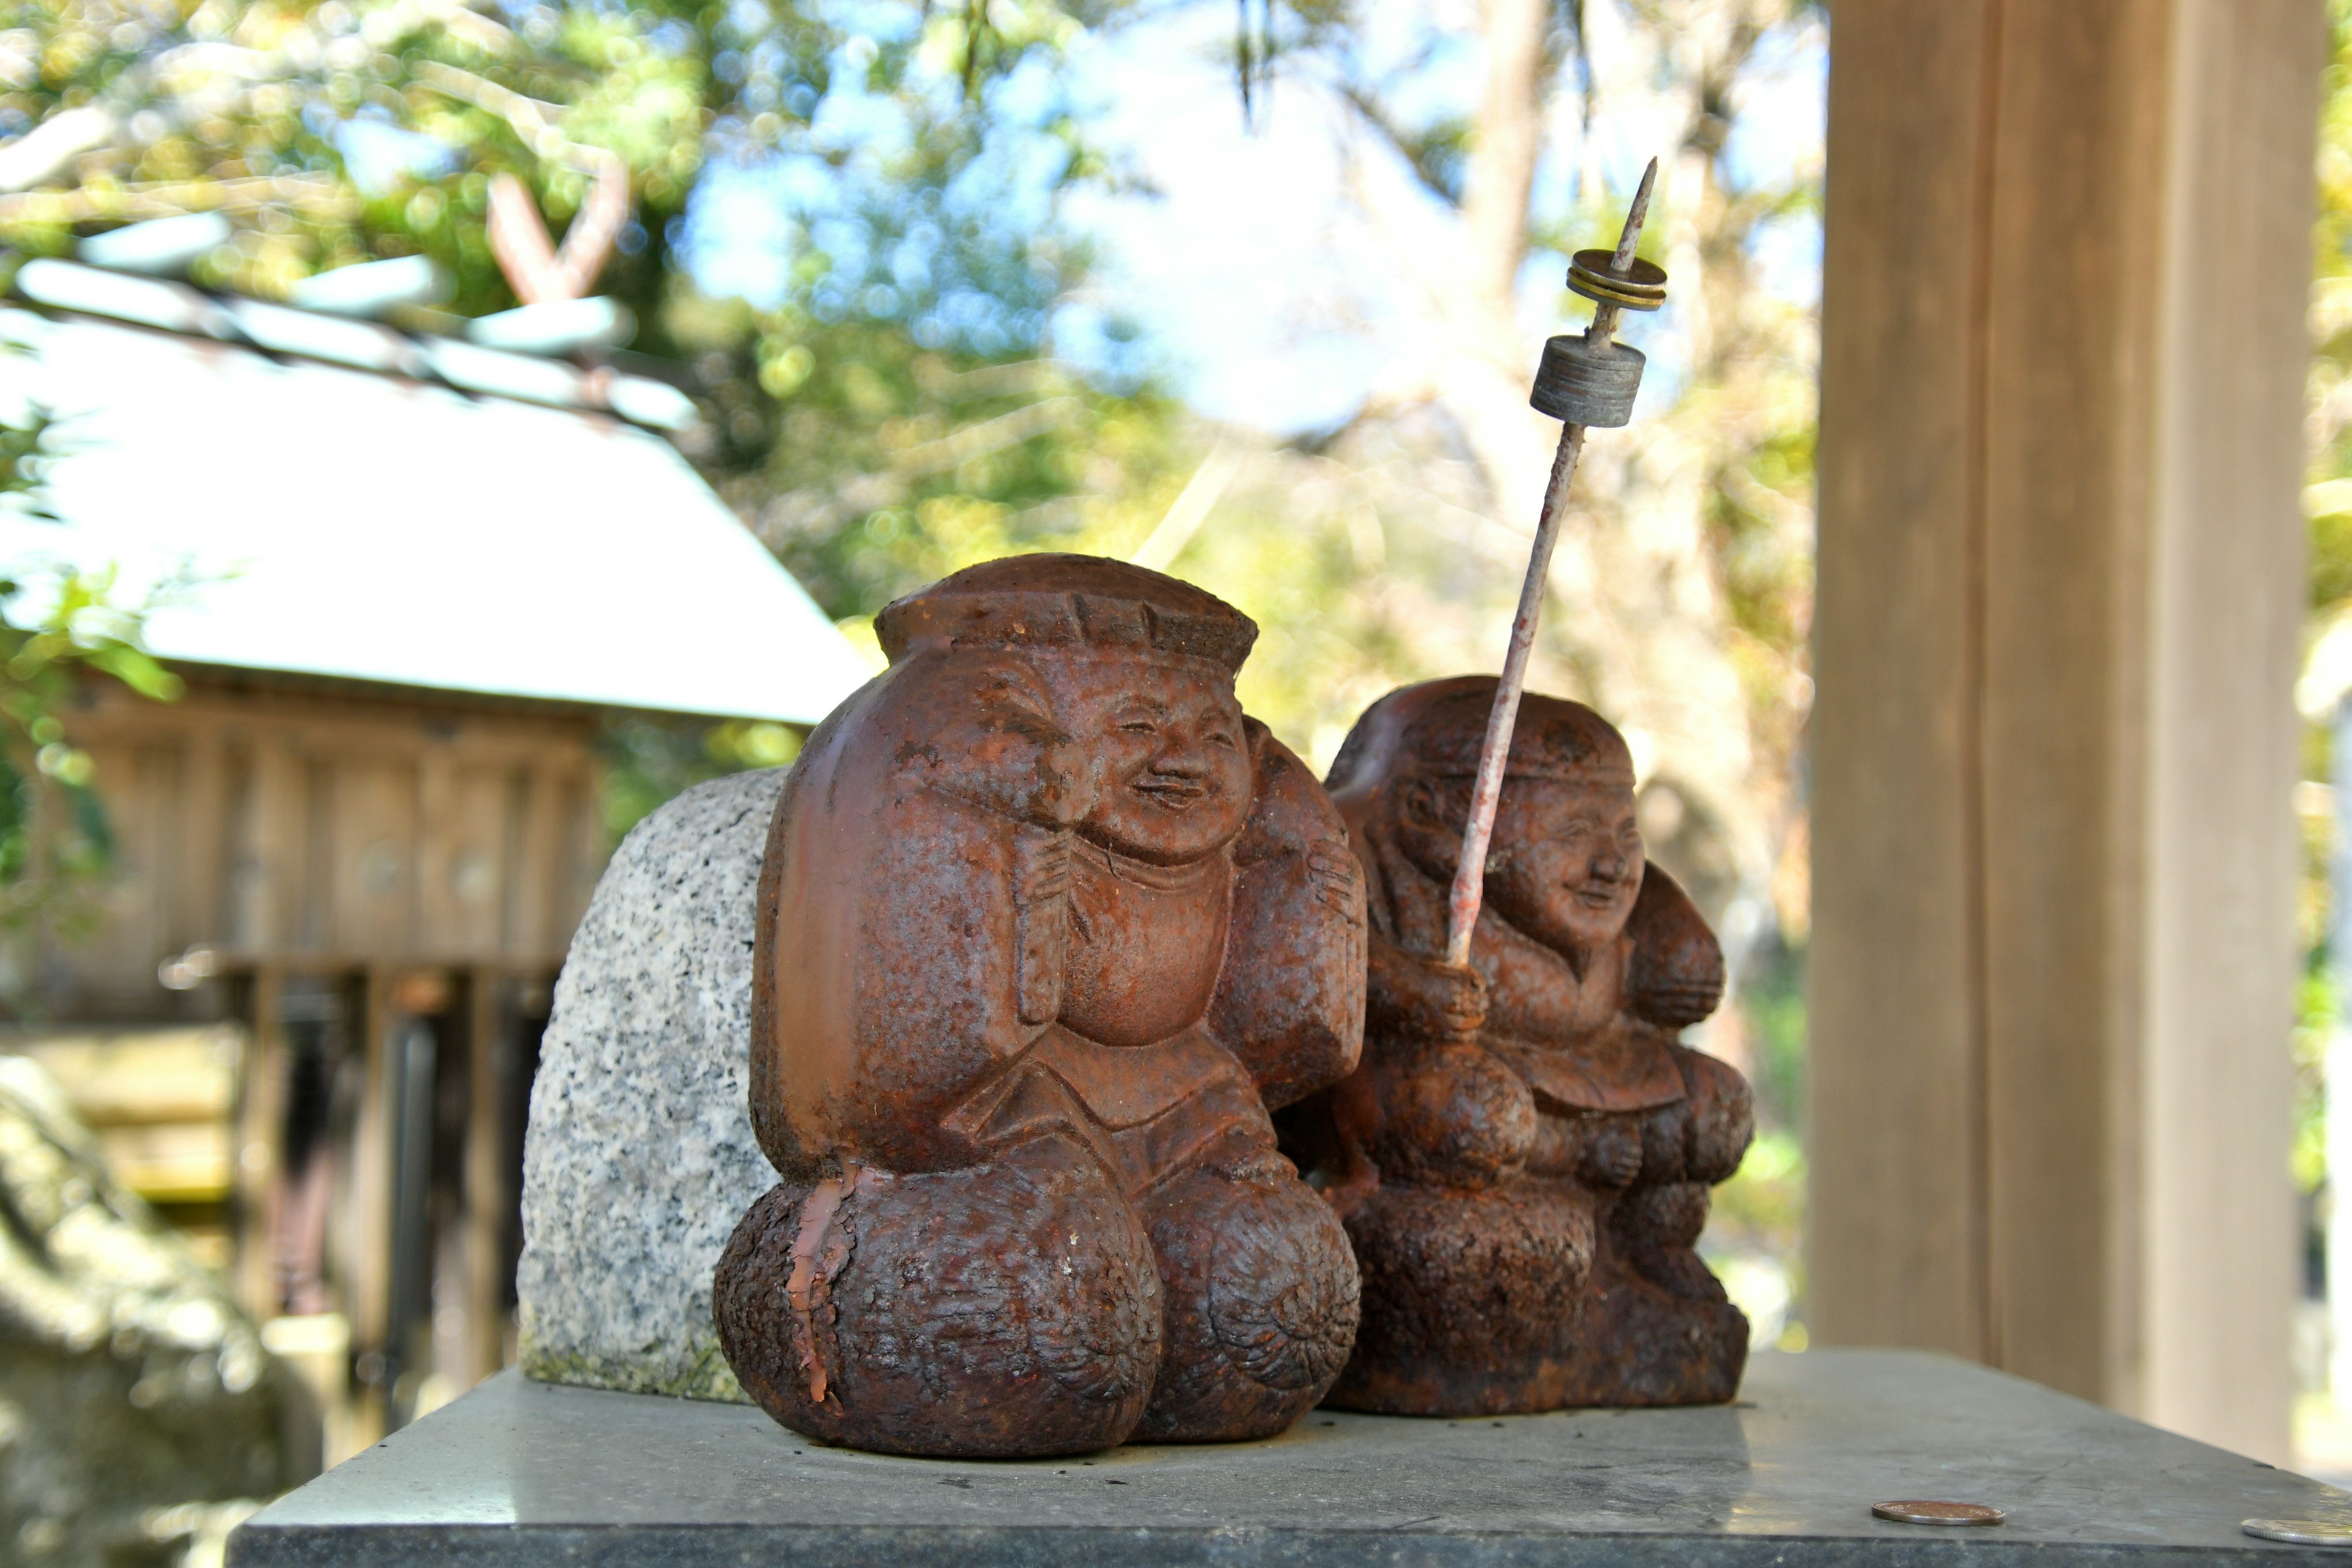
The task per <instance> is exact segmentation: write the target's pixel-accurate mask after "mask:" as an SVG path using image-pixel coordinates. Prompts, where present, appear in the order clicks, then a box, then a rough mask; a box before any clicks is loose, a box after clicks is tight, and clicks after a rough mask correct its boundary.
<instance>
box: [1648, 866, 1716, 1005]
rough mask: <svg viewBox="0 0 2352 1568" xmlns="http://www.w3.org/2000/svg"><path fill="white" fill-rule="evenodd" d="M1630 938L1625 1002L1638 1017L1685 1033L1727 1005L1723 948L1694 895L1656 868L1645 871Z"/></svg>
mask: <svg viewBox="0 0 2352 1568" xmlns="http://www.w3.org/2000/svg"><path fill="white" fill-rule="evenodd" d="M1625 934H1626V935H1628V936H1630V937H1632V938H1633V959H1632V962H1631V963H1629V964H1628V965H1627V972H1626V976H1625V991H1626V997H1625V999H1626V1002H1627V1004H1628V1005H1630V1006H1631V1007H1632V1008H1633V1012H1634V1014H1635V1016H1638V1017H1642V1018H1646V1019H1648V1020H1649V1021H1650V1022H1651V1023H1653V1024H1656V1025H1658V1026H1661V1027H1664V1028H1668V1029H1680V1028H1683V1027H1685V1026H1688V1025H1692V1024H1696V1023H1697V1022H1698V1021H1699V1020H1700V1019H1702V1018H1704V1017H1706V1016H1707V1015H1708V1014H1710V1013H1712V1012H1714V1011H1715V1009H1716V1005H1717V1003H1719V1002H1721V1001H1722V1000H1723V980H1724V974H1723V946H1722V944H1721V943H1720V942H1717V941H1716V940H1715V932H1713V931H1709V930H1708V929H1707V924H1706V918H1705V917H1704V916H1702V915H1701V914H1700V913H1699V912H1698V906H1697V905H1696V904H1694V903H1692V902H1691V900H1690V895H1689V894H1688V893H1685V892H1684V891H1683V890H1682V888H1681V886H1680V885H1679V884H1677V883H1676V882H1675V879H1673V878H1672V877H1669V876H1667V875H1666V874H1665V872H1664V871H1662V870H1660V869H1659V868H1657V866H1656V865H1655V864H1654V863H1653V864H1651V865H1650V866H1648V867H1647V868H1644V870H1643V874H1642V893H1641V897H1640V898H1638V899H1636V900H1634V903H1633V916H1632V918H1631V919H1629V920H1628V921H1626V922H1625Z"/></svg>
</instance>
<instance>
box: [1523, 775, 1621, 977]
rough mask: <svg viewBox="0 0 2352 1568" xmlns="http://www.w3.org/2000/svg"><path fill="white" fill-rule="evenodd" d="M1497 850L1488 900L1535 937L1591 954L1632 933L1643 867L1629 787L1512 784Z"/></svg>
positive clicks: (1538, 781)
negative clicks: (1630, 920)
mask: <svg viewBox="0 0 2352 1568" xmlns="http://www.w3.org/2000/svg"><path fill="white" fill-rule="evenodd" d="M1493 845H1494V848H1493V850H1492V852H1491V853H1490V854H1489V856H1488V858H1487V862H1486V897H1487V899H1488V900H1491V901H1492V902H1493V904H1494V906H1495V910H1496V913H1497V914H1500V915H1501V916H1502V917H1503V918H1504V919H1505V920H1507V921H1510V922H1511V923H1512V924H1513V925H1515V926H1517V927H1518V928H1519V930H1521V931H1525V932H1527V933H1528V935H1529V936H1531V937H1534V938H1535V939H1536V940H1537V941H1538V942H1542V943H1544V944H1545V945H1546V946H1548V947H1551V948H1555V949H1568V948H1575V949H1579V950H1590V949H1592V948H1596V947H1599V946H1601V944H1603V943H1604V942H1612V941H1614V940H1615V939H1616V937H1617V934H1618V933H1619V932H1620V931H1623V930H1624V929H1625V921H1626V920H1627V918H1628V917H1630V916H1631V915H1632V914H1633V900H1634V899H1635V898H1636V897H1637V896H1638V895H1639V894H1640V892H1641V890H1642V871H1643V864H1644V862H1643V854H1642V830H1641V829H1640V827H1638V826H1636V825H1635V823H1634V820H1633V787H1632V786H1631V785H1630V784H1574V783H1567V782H1563V781H1560V780H1557V779H1520V778H1515V779H1511V780H1510V781H1508V782H1507V783H1506V784H1504V785H1503V798H1502V802H1501V804H1500V805H1499V806H1498V807H1497V808H1496V812H1495V837H1494V839H1493Z"/></svg>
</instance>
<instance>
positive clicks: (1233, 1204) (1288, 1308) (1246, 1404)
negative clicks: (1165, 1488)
mask: <svg viewBox="0 0 2352 1568" xmlns="http://www.w3.org/2000/svg"><path fill="white" fill-rule="evenodd" d="M1145 1213H1146V1216H1147V1220H1148V1223H1149V1225H1150V1234H1151V1240H1152V1244H1153V1246H1154V1247H1155V1248H1156V1250H1157V1252H1158V1256H1159V1261H1160V1278H1161V1281H1162V1289H1163V1292H1164V1298H1163V1299H1164V1301H1165V1323H1166V1327H1165V1331H1164V1339H1163V1343H1162V1347H1161V1366H1160V1383H1159V1386H1158V1388H1157V1389H1156V1390H1155V1391H1154V1394H1153V1396H1152V1402H1151V1407H1150V1411H1149V1412H1148V1413H1147V1414H1146V1415H1145V1417H1144V1420H1143V1425H1142V1426H1141V1428H1140V1429H1139V1436H1145V1437H1151V1438H1157V1439H1160V1440H1178V1441H1181V1440H1205V1439H1218V1438H1233V1437H1246V1436H1264V1435H1265V1434H1267V1433H1271V1432H1277V1431H1280V1430H1282V1429H1283V1428H1284V1427H1286V1426H1288V1425H1289V1424H1290V1423H1291V1422H1292V1421H1294V1420H1296V1419H1297V1417H1298V1415H1300V1414H1301V1413H1302V1412H1304V1411H1306V1410H1307V1408H1309V1407H1310V1406H1312V1405H1314V1404H1315V1403H1316V1402H1317V1401H1318V1399H1320V1398H1321V1397H1322V1396H1323V1394H1324V1391H1325V1390H1327V1389H1328V1388H1329V1387H1330V1385H1331V1382H1332V1380H1333V1379H1334V1378H1336V1377H1338V1376H1339V1369H1340V1368H1341V1367H1342V1366H1344V1365H1345V1364H1346V1363H1347V1360H1348V1352H1349V1350H1350V1349H1351V1348H1352V1347H1353V1346H1354V1344H1355V1339H1356V1319H1357V1279H1356V1261H1355V1258H1354V1255H1353V1254H1352V1253H1351V1252H1350V1251H1349V1247H1348V1237H1347V1232H1346V1230H1345V1229H1344V1228H1342V1226H1340V1224H1339V1218H1338V1216H1337V1215H1334V1214H1333V1213H1332V1212H1331V1208H1330V1205H1328V1204H1326V1203H1325V1202H1324V1201H1323V1199H1322V1198H1321V1197H1320V1196H1319V1195H1318V1194H1316V1192H1315V1191H1314V1190H1313V1189H1312V1188H1310V1187H1308V1186H1307V1184H1305V1183H1304V1182H1302V1181H1300V1180H1299V1179H1298V1178H1297V1174H1296V1173H1294V1172H1293V1171H1292V1170H1291V1169H1290V1167H1289V1165H1288V1163H1286V1162H1284V1161H1280V1160H1278V1159H1275V1158H1272V1157H1271V1156H1269V1159H1268V1162H1267V1163H1266V1165H1265V1168H1264V1169H1257V1170H1252V1171H1249V1172H1247V1173H1242V1174H1227V1173H1219V1172H1213V1171H1198V1172H1194V1173H1191V1174H1189V1175H1185V1176H1182V1177H1180V1178H1178V1179H1177V1180H1176V1181H1174V1182H1173V1183H1171V1184H1168V1185H1167V1186H1165V1187H1162V1188H1161V1189H1160V1191H1159V1192H1158V1193H1156V1194H1153V1196H1152V1197H1151V1198H1150V1200H1149V1201H1148V1202H1147V1204H1146V1206H1145Z"/></svg>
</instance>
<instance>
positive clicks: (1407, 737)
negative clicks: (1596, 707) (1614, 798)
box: [1328, 675, 1633, 795]
mask: <svg viewBox="0 0 2352 1568" xmlns="http://www.w3.org/2000/svg"><path fill="white" fill-rule="evenodd" d="M1494 705H1495V678H1494V677H1493V676H1491V675H1465V676H1457V677H1455V678H1454V679H1451V680H1432V681H1425V682H1423V684H1421V685H1419V686H1407V687H1402V688H1400V689H1397V690H1395V691H1391V692H1390V693H1389V694H1388V695H1387V696H1386V697H1383V698H1381V700H1379V701H1378V702H1375V703H1373V704H1372V705H1371V707H1370V708H1368V709H1366V710H1364V716H1363V717H1362V718H1360V719H1359V720H1357V721H1356V727H1355V728H1354V729H1353V730H1351V731H1349V732H1348V739H1347V741H1346V742H1345V743H1343V744H1342V745H1341V746H1340V748H1339V757H1338V758H1337V759H1336V760H1335V761H1334V762H1333V763H1332V764H1331V776H1330V779H1329V781H1328V783H1329V786H1330V788H1331V791H1332V793H1333V794H1335V795H1336V794H1340V793H1343V792H1347V791H1349V790H1353V789H1358V788H1370V786H1372V785H1374V784H1380V783H1381V782H1382V781H1384V780H1386V779H1391V778H1397V777H1401V776H1403V775H1406V774H1412V775H1416V776H1419V777H1422V778H1437V779H1467V778H1475V777H1476V776H1477V773H1478V752H1479V750H1480V749H1481V748H1482V747H1483V746H1484V745H1485V744H1486V717H1487V715H1488V713H1490V712H1491V711H1492V710H1493V709H1494ZM1504 774H1505V776H1506V777H1507V778H1515V779H1557V780H1559V781H1561V782H1563V783H1568V784H1617V785H1623V786H1625V787H1627V788H1631V787H1632V786H1633V752H1631V751H1629V750H1628V749H1627V747H1626V745H1625V737H1624V736H1622V735H1621V734H1619V733H1618V732H1617V728H1616V726H1615V725H1613V724H1612V723H1610V722H1609V721H1608V720H1606V719H1603V718H1602V717H1601V715H1600V714H1598V713H1595V712H1594V711H1593V710H1591V709H1590V708H1587V707H1586V706H1584V704H1582V703H1581V702H1570V701H1568V700H1565V699H1563V698H1558V697H1538V696H1536V695H1534V694H1532V693H1530V694H1529V695H1528V696H1527V697H1526V698H1524V699H1523V700H1521V701H1520V703H1519V717H1518V722H1517V725H1515V726H1514V727H1513V729H1512V731H1511V751H1510V756H1509V760H1508V761H1507V763H1506V764H1505V767H1504Z"/></svg>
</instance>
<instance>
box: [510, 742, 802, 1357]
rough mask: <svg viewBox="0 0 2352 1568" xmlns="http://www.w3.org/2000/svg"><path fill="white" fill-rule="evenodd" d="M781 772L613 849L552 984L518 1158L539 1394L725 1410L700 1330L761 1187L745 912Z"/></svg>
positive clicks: (524, 1337)
mask: <svg viewBox="0 0 2352 1568" xmlns="http://www.w3.org/2000/svg"><path fill="white" fill-rule="evenodd" d="M783 779H784V770H782V769H781V768H772V769H767V770H763V771H761V772H758V773H739V774H736V775H734V776H732V777H730V778H723V779H719V780H716V781H714V782H712V783H709V784H702V785H699V786H698V787H697V788H695V789H691V790H688V792H686V793H685V794H684V795H679V796H678V797H677V799H675V800H672V801H670V802H669V803H668V804H667V805H664V806H662V807H661V809H659V810H658V811H656V812H655V813H653V814H652V815H651V816H647V817H646V819H645V820H644V821H643V822H641V823H639V824H638V825H637V826H636V827H635V828H634V829H633V830H632V831H631V832H630V834H629V836H628V837H627V838H625V840H623V841H622V844H621V847H620V849H619V851H618V852H617V853H616V854H614V857H613V862H612V864H611V866H609V867H608V868H606V869H605V872H604V879H603V880H601V881H600V882H598V883H597V885H596V892H595V896H594V897H593V899H592V900H590V902H589V905H588V913H587V916H586V918H585V919H583V921H581V924H580V929H579V931H578V933H577V934H576V935H575V936H573V938H572V951H571V952H570V953H569V954H568V955H567V956H566V957H565V959H564V963H563V973H562V978H560V979H559V980H558V981H557V982H556V985H555V1010H554V1013H553V1016H551V1018H550V1020H549V1022H548V1026H547V1033H546V1037H545V1038H544V1040H543V1041H542V1043H541V1049H540V1066H539V1073H538V1076H537V1078H536V1079H534V1080H533V1082H532V1084H531V1091H530V1132H529V1134H528V1136H527V1138H526V1140H525V1142H524V1149H523V1199H522V1220H523V1253H522V1262H521V1267H520V1271H519V1275H518V1279H517V1281H516V1289H517V1293H518V1297H519V1302H520V1306H519V1316H520V1327H521V1363H522V1369H523V1371H524V1372H525V1373H528V1374H529V1375H530V1376H531V1377H533V1378H536V1379H540V1380H541V1381H543V1382H548V1383H559V1384H581V1385H583V1386H586V1387H590V1388H604V1389H618V1390H623V1391H625V1392H628V1393H632V1394H678V1395H684V1396H686V1397H688V1398H694V1399H710V1400H730V1401H736V1402H740V1401H742V1399H743V1397H744V1396H743V1392H742V1390H741V1389H740V1387H739V1386H738V1385H737V1384H736V1382H735V1374H734V1373H732V1372H730V1370H729V1369H728V1365H727V1362H726V1358H725V1357H724V1356H722V1355H721V1354H720V1353H719V1339H718V1331H717V1330H716V1329H715V1328H714V1327H713V1325H712V1322H711V1317H710V1279H711V1271H712V1269H713V1268H714V1267H715V1266H716V1265H717V1263H718V1261H719V1250H720V1249H721V1248H722V1247H725V1246H726V1244H727V1237H728V1234H729V1232H730V1231H731V1230H732V1229H733V1228H734V1225H735V1221H736V1218H737V1216H738V1215H741V1214H742V1212H743V1211H744V1210H745V1209H746V1208H748V1207H750V1206H751V1203H752V1201H753V1200H754V1199H756V1198H758V1197H759V1196H760V1194H762V1193H764V1192H766V1191H767V1190H768V1188H769V1187H771V1186H772V1185H773V1184H775V1180H776V1174H775V1172H774V1171H773V1170H772V1169H771V1168H770V1166H769V1164H768V1162H767V1160H766V1158H765V1157H764V1156H763V1155H761V1152H760V1148H759V1145H758V1143H757V1142H754V1141H753V1139H752V1136H751V1113H750V1110H749V1107H748V1100H747V1098H746V1076H747V1073H748V1071H749V1062H750V1051H751V940H752V914H753V900H754V896H755V891H756V887H757V883H758V881H759V876H760V856H761V847H762V846H763V844H764V842H765V840H766V837H767V830H768V817H769V815H770V813H771V812H772V810H773V808H774V806H775V803H776V795H777V793H778V792H779V791H780V790H781V789H782V786H783Z"/></svg>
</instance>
